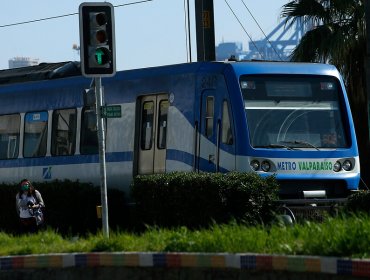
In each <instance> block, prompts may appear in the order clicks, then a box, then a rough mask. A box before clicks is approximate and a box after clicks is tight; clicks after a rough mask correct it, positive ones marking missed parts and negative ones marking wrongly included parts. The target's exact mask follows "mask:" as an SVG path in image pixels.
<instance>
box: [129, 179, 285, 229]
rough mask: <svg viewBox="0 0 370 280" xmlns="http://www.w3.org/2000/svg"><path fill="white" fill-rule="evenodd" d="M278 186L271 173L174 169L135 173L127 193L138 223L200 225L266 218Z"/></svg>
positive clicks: (275, 196)
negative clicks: (133, 203)
mask: <svg viewBox="0 0 370 280" xmlns="http://www.w3.org/2000/svg"><path fill="white" fill-rule="evenodd" d="M277 189H278V185H277V183H276V181H275V178H274V177H269V178H266V179H264V178H261V177H260V176H258V175H256V174H252V173H250V174H249V173H238V172H231V173H228V174H220V173H195V172H174V173H167V174H156V175H139V176H137V177H136V178H134V181H133V184H132V186H131V195H132V197H133V199H134V201H135V202H136V214H137V219H138V220H140V221H141V222H142V223H145V224H155V225H159V226H167V227H168V226H171V227H173V226H187V227H202V226H208V225H210V224H213V223H214V222H217V223H219V222H221V223H223V222H228V221H230V220H232V219H237V220H238V221H243V222H247V223H259V222H269V221H270V220H271V218H272V215H273V214H272V213H273V210H274V204H273V203H274V201H275V200H276V199H277Z"/></svg>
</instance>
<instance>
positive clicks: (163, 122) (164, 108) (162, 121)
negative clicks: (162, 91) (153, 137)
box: [157, 100, 170, 149]
mask: <svg viewBox="0 0 370 280" xmlns="http://www.w3.org/2000/svg"><path fill="white" fill-rule="evenodd" d="M169 105H170V104H169V102H168V100H161V102H159V114H158V128H159V129H158V132H157V146H158V149H165V148H166V139H167V115H168V107H169Z"/></svg>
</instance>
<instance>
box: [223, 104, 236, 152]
mask: <svg viewBox="0 0 370 280" xmlns="http://www.w3.org/2000/svg"><path fill="white" fill-rule="evenodd" d="M221 141H222V143H223V144H226V145H232V144H233V142H234V141H233V134H232V131H231V122H230V113H229V106H228V102H227V101H226V100H224V102H223V104H222V127H221Z"/></svg>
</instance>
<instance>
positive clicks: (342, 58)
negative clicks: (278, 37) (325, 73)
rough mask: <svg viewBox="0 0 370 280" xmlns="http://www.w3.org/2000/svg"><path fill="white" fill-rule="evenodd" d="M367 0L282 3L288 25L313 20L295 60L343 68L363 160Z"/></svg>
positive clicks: (365, 143)
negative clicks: (365, 3)
mask: <svg viewBox="0 0 370 280" xmlns="http://www.w3.org/2000/svg"><path fill="white" fill-rule="evenodd" d="M364 1H365V0H292V1H290V2H289V3H287V4H285V5H284V6H283V7H282V13H281V15H282V17H285V18H286V23H287V24H288V26H289V25H290V24H293V23H294V22H295V21H297V20H303V21H304V22H305V23H309V24H312V26H313V28H312V29H311V30H310V31H308V32H306V33H305V35H304V36H303V37H302V39H301V42H300V43H299V45H298V46H297V47H296V49H295V50H294V51H293V53H292V55H291V60H292V61H305V62H324V63H330V64H333V65H335V66H336V67H337V68H338V70H339V71H340V72H341V74H342V76H343V78H344V81H345V84H346V87H347V91H348V95H349V101H350V104H351V109H352V114H353V118H354V122H355V127H356V134H357V141H358V144H359V148H360V156H361V161H362V163H363V164H366V162H367V161H368V160H367V158H369V156H368V155H369V146H368V145H369V141H368V140H369V132H368V131H369V129H368V122H367V120H368V117H367V116H368V114H367V112H368V108H367V104H368V103H367V102H368V101H367V94H366V65H365V62H366V20H365V7H364Z"/></svg>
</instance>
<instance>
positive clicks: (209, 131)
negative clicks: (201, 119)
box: [206, 96, 214, 138]
mask: <svg viewBox="0 0 370 280" xmlns="http://www.w3.org/2000/svg"><path fill="white" fill-rule="evenodd" d="M213 119H214V98H213V97H212V96H208V97H207V99H206V136H207V137H208V138H210V137H212V135H213Z"/></svg>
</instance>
